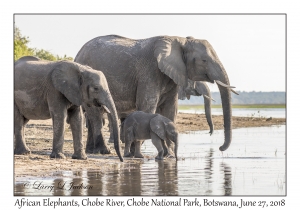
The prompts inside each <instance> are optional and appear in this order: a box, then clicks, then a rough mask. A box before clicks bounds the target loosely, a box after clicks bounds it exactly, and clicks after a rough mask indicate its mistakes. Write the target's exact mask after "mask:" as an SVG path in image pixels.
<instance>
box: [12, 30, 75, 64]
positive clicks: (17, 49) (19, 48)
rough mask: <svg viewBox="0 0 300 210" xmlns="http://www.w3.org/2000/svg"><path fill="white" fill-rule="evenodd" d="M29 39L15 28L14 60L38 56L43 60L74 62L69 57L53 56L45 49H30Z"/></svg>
mask: <svg viewBox="0 0 300 210" xmlns="http://www.w3.org/2000/svg"><path fill="white" fill-rule="evenodd" d="M29 42H30V41H29V37H27V36H23V35H22V34H21V31H20V29H19V28H18V27H15V37H14V60H15V61H16V60H18V59H19V58H21V57H23V56H26V55H32V56H36V57H38V58H40V59H42V60H49V61H57V60H73V58H72V57H68V56H67V55H64V56H63V57H61V56H58V55H53V54H52V53H50V52H49V51H47V50H44V49H36V48H30V47H28V43H29Z"/></svg>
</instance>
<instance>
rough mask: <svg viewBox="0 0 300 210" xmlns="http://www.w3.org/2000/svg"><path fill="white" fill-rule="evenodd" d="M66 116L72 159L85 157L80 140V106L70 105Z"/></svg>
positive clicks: (83, 158)
mask: <svg viewBox="0 0 300 210" xmlns="http://www.w3.org/2000/svg"><path fill="white" fill-rule="evenodd" d="M67 114H68V118H69V122H70V126H71V130H72V136H73V146H74V154H73V155H72V158H73V159H82V160H85V159H87V156H86V154H85V152H84V149H83V142H82V122H83V120H82V112H81V109H80V106H73V107H71V108H70V109H69V110H68V112H67Z"/></svg>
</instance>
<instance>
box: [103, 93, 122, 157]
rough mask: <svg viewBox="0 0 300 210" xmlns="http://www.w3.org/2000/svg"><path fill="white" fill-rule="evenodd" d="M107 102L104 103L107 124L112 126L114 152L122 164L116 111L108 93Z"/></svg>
mask: <svg viewBox="0 0 300 210" xmlns="http://www.w3.org/2000/svg"><path fill="white" fill-rule="evenodd" d="M107 98H108V101H107V102H106V103H105V106H106V107H107V108H108V110H109V113H108V114H107V115H108V118H109V122H110V123H111V124H112V129H113V137H114V147H115V150H116V153H117V155H118V157H119V159H120V161H121V162H123V157H122V155H121V152H120V144H119V142H120V131H119V126H118V117H117V111H116V107H115V104H114V102H113V99H112V97H111V95H110V93H108V97H107Z"/></svg>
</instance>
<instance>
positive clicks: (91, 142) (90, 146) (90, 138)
mask: <svg viewBox="0 0 300 210" xmlns="http://www.w3.org/2000/svg"><path fill="white" fill-rule="evenodd" d="M86 125H87V126H86V127H87V128H88V136H87V140H86V147H85V152H86V153H88V154H92V153H93V152H94V139H93V130H92V129H93V128H92V126H91V123H90V121H89V119H88V118H86Z"/></svg>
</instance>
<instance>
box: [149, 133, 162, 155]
mask: <svg viewBox="0 0 300 210" xmlns="http://www.w3.org/2000/svg"><path fill="white" fill-rule="evenodd" d="M150 135H151V140H152V143H153V145H154V146H155V147H156V149H157V151H158V154H157V156H156V157H155V159H156V160H163V159H164V149H163V144H162V139H161V138H159V137H158V136H157V135H156V134H155V133H153V132H152V131H151V132H150Z"/></svg>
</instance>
